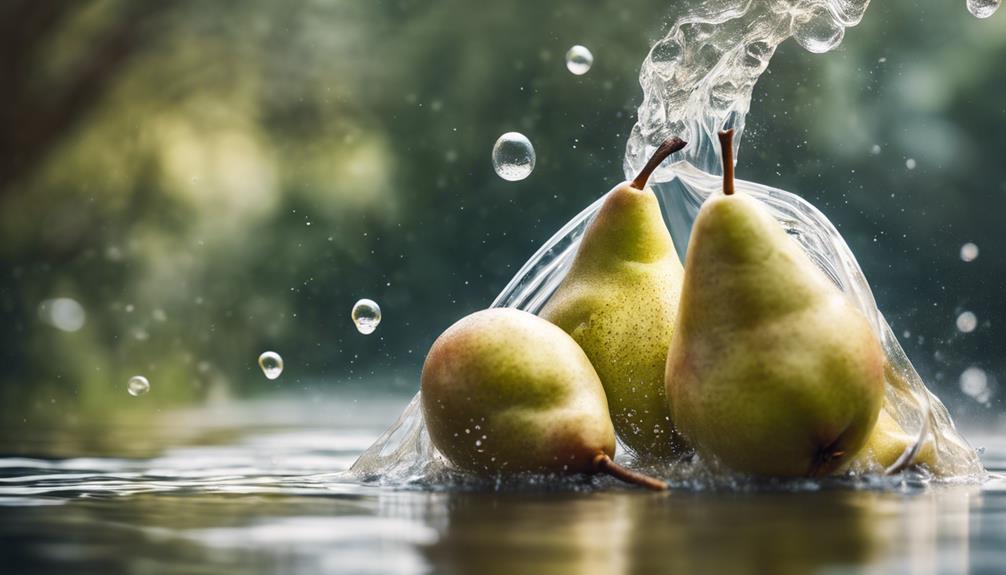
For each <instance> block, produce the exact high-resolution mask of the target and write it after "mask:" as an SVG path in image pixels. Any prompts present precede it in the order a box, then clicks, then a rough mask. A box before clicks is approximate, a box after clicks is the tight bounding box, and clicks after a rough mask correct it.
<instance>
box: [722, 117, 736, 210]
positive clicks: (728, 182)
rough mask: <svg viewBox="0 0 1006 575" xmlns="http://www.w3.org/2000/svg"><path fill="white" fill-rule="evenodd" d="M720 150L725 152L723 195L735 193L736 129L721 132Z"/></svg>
mask: <svg viewBox="0 0 1006 575" xmlns="http://www.w3.org/2000/svg"><path fill="white" fill-rule="evenodd" d="M719 136H720V151H721V152H722V154H723V195H725V196H732V195H734V130H733V128H731V129H729V130H723V131H722V132H720V133H719Z"/></svg>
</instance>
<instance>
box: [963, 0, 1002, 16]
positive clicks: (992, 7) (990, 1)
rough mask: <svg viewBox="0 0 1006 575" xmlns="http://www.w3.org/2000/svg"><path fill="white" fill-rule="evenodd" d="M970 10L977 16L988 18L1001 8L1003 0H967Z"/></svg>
mask: <svg viewBox="0 0 1006 575" xmlns="http://www.w3.org/2000/svg"><path fill="white" fill-rule="evenodd" d="M967 2H968V12H971V15H972V16H975V17H976V18H988V17H989V16H991V15H993V14H995V13H996V10H998V9H999V5H1000V4H1001V0H967Z"/></svg>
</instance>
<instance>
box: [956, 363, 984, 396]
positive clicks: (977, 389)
mask: <svg viewBox="0 0 1006 575" xmlns="http://www.w3.org/2000/svg"><path fill="white" fill-rule="evenodd" d="M960 385H961V391H963V392H964V393H965V394H967V395H968V396H970V397H971V398H973V399H975V400H976V401H978V402H980V403H988V401H989V399H990V398H991V397H992V391H991V390H990V389H989V376H988V375H987V374H986V373H985V371H984V370H982V369H981V368H977V367H969V368H967V369H965V370H964V373H962V374H961V378H960Z"/></svg>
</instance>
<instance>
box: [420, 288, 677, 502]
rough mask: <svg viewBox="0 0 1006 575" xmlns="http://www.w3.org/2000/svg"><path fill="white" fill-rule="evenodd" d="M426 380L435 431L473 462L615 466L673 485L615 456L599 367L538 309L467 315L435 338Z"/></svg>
mask: <svg viewBox="0 0 1006 575" xmlns="http://www.w3.org/2000/svg"><path fill="white" fill-rule="evenodd" d="M421 385H422V393H421V398H422V408H423V415H424V417H425V419H426V426H427V429H428V430H429V433H430V438H431V439H432V440H433V444H434V445H435V446H436V447H437V449H439V450H440V452H441V453H442V454H443V455H444V456H445V457H446V458H447V459H448V460H450V462H451V463H452V464H454V465H455V466H456V467H459V468H461V469H463V470H466V471H469V472H472V473H475V474H478V475H488V476H498V475H504V474H512V473H520V472H534V473H553V472H568V473H596V472H605V473H609V474H611V475H613V476H615V477H618V478H619V479H623V480H625V481H630V482H634V483H638V484H641V485H644V486H646V487H651V488H654V489H665V488H666V484H664V483H663V482H661V481H657V480H655V479H652V478H649V477H646V476H643V475H640V474H637V473H634V472H631V471H629V470H626V469H624V468H622V467H620V466H618V465H617V464H615V463H614V462H613V461H612V459H611V458H612V457H613V456H614V454H615V430H614V427H613V426H612V423H611V419H610V417H609V416H608V402H607V400H606V399H605V397H604V390H603V388H602V387H601V382H600V381H599V380H598V378H597V373H596V372H595V371H594V368H593V367H592V366H591V365H590V361H589V360H588V359H587V356H586V355H584V353H583V350H582V349H580V346H578V345H577V344H576V342H575V341H573V340H572V339H571V338H570V337H569V336H568V335H567V334H566V333H565V332H564V331H562V330H561V329H559V328H558V327H556V326H554V325H552V324H551V323H549V322H547V321H545V320H543V319H541V318H539V317H538V316H535V315H533V314H530V313H527V312H524V311H519V310H515V309H508V308H497V309H489V310H484V311H480V312H476V313H474V314H472V315H469V316H467V317H465V318H462V319H461V320H460V321H458V322H457V323H455V324H454V325H452V326H451V327H450V328H448V329H447V331H445V332H444V333H443V334H442V335H441V336H440V337H439V338H437V340H436V341H435V342H434V343H433V347H432V348H431V349H430V353H429V355H427V357H426V362H425V364H424V365H423V374H422V384H421Z"/></svg>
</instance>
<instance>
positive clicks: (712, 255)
mask: <svg viewBox="0 0 1006 575" xmlns="http://www.w3.org/2000/svg"><path fill="white" fill-rule="evenodd" d="M731 135H732V133H731V132H723V133H721V135H720V139H721V144H722V149H723V164H724V190H723V191H724V193H723V194H722V195H715V196H712V197H710V198H709V199H708V200H706V202H705V204H704V205H703V206H702V209H701V210H700V211H699V214H698V216H697V218H696V220H695V224H694V227H693V228H692V235H691V240H690V242H689V248H688V254H687V257H686V258H685V282H684V286H683V288H682V294H681V311H680V312H679V314H678V323H677V326H676V328H675V335H674V339H673V340H672V342H671V348H670V351H669V352H668V358H667V395H668V400H669V401H670V405H671V411H672V413H673V417H674V422H675V424H676V425H677V427H678V430H679V431H680V432H681V433H682V434H683V435H684V436H685V437H686V438H687V439H688V440H689V441H690V442H691V444H692V445H693V446H694V447H695V448H696V449H697V450H698V451H699V452H700V453H702V454H703V455H705V456H707V457H709V458H710V459H713V460H715V461H717V462H719V463H720V464H722V465H725V466H726V467H727V468H729V469H732V470H734V471H737V472H741V473H747V474H753V475H760V476H778V477H792V476H818V475H825V474H828V473H830V472H832V471H834V470H836V469H838V468H839V467H841V466H842V465H843V464H844V463H846V462H848V461H849V460H850V459H851V458H852V457H853V456H854V455H855V454H856V453H857V452H858V451H859V450H860V448H861V447H862V446H863V445H864V443H865V442H866V440H867V437H868V436H869V434H870V431H871V430H872V429H873V426H874V423H875V422H876V420H877V416H878V413H879V411H880V406H881V403H882V401H883V390H884V364H885V361H886V358H885V356H884V352H883V350H882V348H881V346H880V343H879V342H878V340H877V338H876V336H875V335H874V332H873V330H872V328H871V326H870V324H869V322H868V321H867V319H866V317H865V316H864V315H863V314H862V313H861V312H860V311H859V310H858V309H857V308H855V307H854V306H853V305H852V303H851V302H850V301H849V300H848V298H847V297H846V296H845V295H844V294H843V293H842V292H841V291H840V290H839V289H838V288H837V287H836V286H835V284H834V283H832V281H831V280H830V279H829V278H828V277H827V276H826V275H825V274H824V272H822V271H821V270H820V269H819V268H818V267H817V266H816V265H815V264H814V262H812V261H811V259H810V258H809V257H808V256H807V254H806V253H805V252H804V251H803V249H801V248H800V246H799V245H798V244H797V243H796V241H795V240H794V239H793V238H792V237H790V236H789V235H788V234H787V233H786V232H785V230H783V228H782V226H780V225H779V223H778V222H777V221H776V220H775V218H773V217H772V215H771V214H770V213H769V212H768V210H767V209H765V208H764V207H763V206H762V205H761V204H760V203H759V202H758V201H757V200H755V199H754V198H751V197H749V196H746V195H742V194H735V193H734V182H733V154H732V150H733V147H732V142H731Z"/></svg>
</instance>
